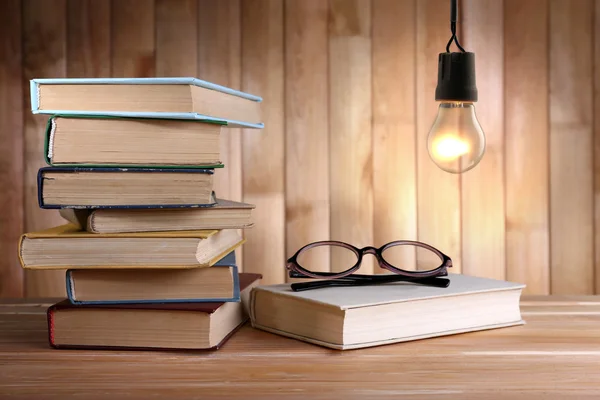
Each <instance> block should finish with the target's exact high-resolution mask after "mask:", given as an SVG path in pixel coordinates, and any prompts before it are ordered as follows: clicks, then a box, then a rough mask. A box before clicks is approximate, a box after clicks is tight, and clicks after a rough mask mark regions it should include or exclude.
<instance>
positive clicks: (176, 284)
mask: <svg viewBox="0 0 600 400" xmlns="http://www.w3.org/2000/svg"><path fill="white" fill-rule="evenodd" d="M260 102H261V99H260V98H259V97H256V96H253V95H249V94H246V93H243V92H239V91H235V90H233V89H230V88H226V87H223V86H218V85H214V84H211V83H209V82H205V81H201V80H198V79H194V78H135V79H34V80H32V81H31V103H32V111H33V112H34V113H40V114H51V117H50V118H49V120H48V124H47V128H46V146H45V150H44V155H45V158H46V161H47V163H48V164H49V165H50V166H49V167H46V168H41V169H40V170H39V172H38V197H39V205H40V207H41V208H45V209H59V210H60V213H61V215H62V216H63V218H65V220H66V221H65V222H66V223H65V224H64V225H62V226H57V227H54V228H51V229H48V230H45V231H41V232H33V233H26V234H24V235H23V236H22V238H21V242H20V244H19V257H20V260H21V264H22V266H23V268H26V269H32V270H48V269H60V270H66V291H67V295H68V299H65V300H64V301H62V302H59V303H57V304H55V305H53V306H51V307H50V308H49V309H48V332H49V340H50V344H51V345H52V346H53V347H56V348H124V347H126V348H146V349H152V348H182V349H208V348H218V347H219V346H220V345H221V344H222V343H224V342H225V340H226V339H227V338H228V337H229V336H230V335H231V333H232V332H234V331H235V329H236V328H237V327H239V326H241V325H242V324H243V323H244V322H245V321H246V320H247V318H248V310H247V308H246V307H247V304H246V303H245V301H244V300H245V299H247V298H248V297H249V294H250V291H251V289H252V288H253V287H254V286H256V285H257V284H258V282H259V281H260V278H261V277H260V275H257V274H248V273H238V267H237V263H236V258H235V250H236V249H237V248H238V247H240V246H241V245H242V244H243V242H244V239H243V237H242V235H241V234H240V230H241V229H243V228H249V227H251V226H252V224H253V222H252V215H251V212H252V209H253V208H254V206H253V205H251V204H245V203H240V202H235V201H230V200H224V199H220V198H218V197H217V196H216V194H215V192H214V190H213V173H214V171H215V168H222V167H223V165H222V163H221V157H220V137H221V133H222V130H223V129H227V128H228V127H231V126H236V127H240V126H243V127H248V128H257V129H260V128H262V124H261V123H260V120H261V109H260Z"/></svg>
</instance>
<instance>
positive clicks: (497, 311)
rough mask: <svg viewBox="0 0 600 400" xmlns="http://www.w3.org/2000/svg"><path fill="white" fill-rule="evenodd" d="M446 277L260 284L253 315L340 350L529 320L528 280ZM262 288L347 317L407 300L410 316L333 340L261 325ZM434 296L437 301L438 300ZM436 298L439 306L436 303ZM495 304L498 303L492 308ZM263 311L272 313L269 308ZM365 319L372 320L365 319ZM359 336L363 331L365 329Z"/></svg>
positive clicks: (402, 313)
mask: <svg viewBox="0 0 600 400" xmlns="http://www.w3.org/2000/svg"><path fill="white" fill-rule="evenodd" d="M446 278H447V279H449V280H450V285H449V286H448V287H447V288H438V287H431V286H424V285H417V284H412V283H406V282H398V283H393V284H385V285H371V286H350V287H331V288H322V289H316V290H307V291H300V292H294V291H292V290H291V288H290V284H279V285H268V286H259V287H257V288H255V289H254V290H253V291H252V294H251V302H250V309H251V321H252V325H253V326H254V327H255V328H258V329H262V330H266V331H269V332H273V333H277V334H280V335H284V336H288V337H293V338H296V339H299V340H303V341H307V342H310V343H314V344H319V345H322V346H326V347H330V348H335V349H341V350H344V349H353V348H361V347H371V346H375V345H381V344H388V343H396V342H404V341H409V340H416V339H423V338H427V337H435V336H442V335H450V334H455V333H462V332H471V331H475V330H484V329H492V328H499V327H505V326H512V325H520V324H523V323H524V321H523V320H522V319H521V315H520V308H519V299H520V295H521V291H522V289H523V288H524V287H525V285H524V284H520V283H514V282H507V281H501V280H495V279H486V278H479V277H474V276H468V275H462V274H449V275H448V276H447V277H446ZM260 291H264V292H269V293H271V294H273V295H275V297H273V302H276V301H277V300H278V299H279V296H283V297H286V298H294V299H297V300H301V301H303V302H306V303H307V305H308V303H312V304H313V305H314V304H319V305H321V306H323V307H325V308H329V309H330V310H333V312H338V313H344V315H345V318H346V319H347V316H348V315H350V314H349V313H348V312H352V311H358V312H356V313H355V315H361V317H360V318H369V315H370V314H373V313H371V312H370V311H366V310H373V309H374V307H378V306H383V305H391V306H393V305H400V304H402V303H405V305H406V307H403V308H398V310H399V311H398V312H397V314H396V315H397V318H399V319H401V318H407V320H406V323H404V324H403V325H404V326H402V329H398V328H397V327H394V326H388V327H387V328H385V329H379V330H378V332H376V333H375V335H374V336H376V338H375V340H369V341H364V342H352V343H332V342H327V341H323V340H318V339H316V338H311V337H309V336H307V335H303V334H298V333H295V332H286V331H282V330H280V329H276V328H274V327H271V326H266V325H262V324H261V323H260V322H258V321H257V318H256V316H257V311H258V310H257V309H256V297H257V294H258V293H260ZM500 292H502V293H510V294H509V296H508V297H505V298H504V297H502V298H504V299H505V301H504V302H503V303H498V296H493V294H495V293H500ZM433 300H437V301H436V302H435V303H433V302H432V301H433ZM440 300H441V301H440ZM433 304H435V306H432V305H433ZM492 306H493V308H489V307H492ZM486 307H488V308H486ZM267 308H270V306H269V307H267ZM365 311H366V312H365ZM262 312H266V313H269V310H268V309H267V310H263V311H262ZM507 318H508V319H507ZM394 319H396V318H394ZM436 321H439V323H437V322H436ZM364 325H365V326H367V325H369V323H368V321H367V320H366V319H365V323H364ZM384 325H385V324H384ZM346 326H347V321H346V322H344V327H343V329H344V337H346V336H347V334H346V332H345V329H346ZM366 329H367V331H365V332H363V333H364V335H362V336H363V337H366V336H373V334H372V333H369V332H368V327H367V328H366ZM355 336H356V337H361V335H360V334H358V335H355ZM344 342H345V341H344Z"/></svg>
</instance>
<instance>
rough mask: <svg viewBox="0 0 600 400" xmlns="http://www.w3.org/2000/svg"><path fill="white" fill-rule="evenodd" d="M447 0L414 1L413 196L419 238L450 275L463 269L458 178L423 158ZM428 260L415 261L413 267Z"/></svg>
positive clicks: (433, 105)
mask: <svg viewBox="0 0 600 400" xmlns="http://www.w3.org/2000/svg"><path fill="white" fill-rule="evenodd" d="M448 20H449V4H448V2H447V1H446V0H424V1H421V0H419V1H418V2H417V137H418V141H417V150H416V154H417V193H418V203H417V207H418V214H417V215H418V217H417V218H418V237H419V240H420V241H422V242H425V243H428V244H430V245H432V246H434V247H436V248H438V249H440V250H441V251H442V252H443V253H445V254H447V255H448V256H450V258H452V262H453V268H452V271H451V272H454V273H460V272H461V270H462V257H461V250H462V245H461V230H460V221H461V220H460V215H461V210H460V176H458V175H454V174H450V173H447V172H444V171H442V170H441V169H439V168H438V167H437V166H436V165H435V164H434V163H433V161H432V160H431V159H430V158H429V154H428V153H427V135H428V134H429V131H430V129H431V126H432V125H433V121H434V120H435V118H436V115H437V112H438V106H439V104H438V103H437V102H436V101H435V88H436V85H437V73H438V54H439V53H443V52H444V51H446V43H447V42H448V39H449V38H450V29H449V27H448V25H449V23H448ZM424 262H428V259H425V258H424V259H420V258H419V257H418V258H417V263H418V264H420V263H424Z"/></svg>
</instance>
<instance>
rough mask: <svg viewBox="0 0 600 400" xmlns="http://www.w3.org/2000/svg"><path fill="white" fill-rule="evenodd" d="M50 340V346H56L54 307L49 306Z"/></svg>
mask: <svg viewBox="0 0 600 400" xmlns="http://www.w3.org/2000/svg"><path fill="white" fill-rule="evenodd" d="M47 315H48V342H49V343H50V347H54V348H56V345H55V344H54V307H50V308H48V312H47Z"/></svg>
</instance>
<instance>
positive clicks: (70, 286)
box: [66, 251, 240, 305]
mask: <svg viewBox="0 0 600 400" xmlns="http://www.w3.org/2000/svg"><path fill="white" fill-rule="evenodd" d="M210 268H231V269H232V274H233V296H232V297H227V298H196V299H168V300H165V299H155V300H94V301H80V300H77V298H76V296H75V293H76V290H75V285H74V281H73V270H72V269H69V270H67V272H66V285H67V297H68V299H69V301H70V302H71V304H77V305H83V304H165V303H215V302H216V303H220V302H239V301H240V280H239V273H238V268H237V265H236V259H235V252H234V251H232V252H231V253H229V254H227V255H226V256H225V257H223V258H222V259H221V260H219V261H217V262H216V263H215V264H214V265H213V266H212V267H210ZM119 271H121V272H122V271H123V270H119ZM119 271H111V273H116V274H118V273H120V272H119ZM136 272H137V273H140V272H141V271H136ZM170 272H171V273H174V272H175V270H170Z"/></svg>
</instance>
